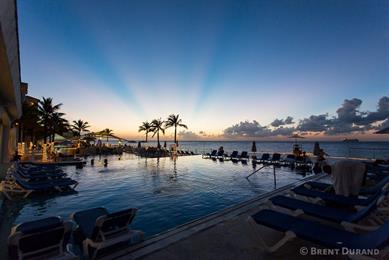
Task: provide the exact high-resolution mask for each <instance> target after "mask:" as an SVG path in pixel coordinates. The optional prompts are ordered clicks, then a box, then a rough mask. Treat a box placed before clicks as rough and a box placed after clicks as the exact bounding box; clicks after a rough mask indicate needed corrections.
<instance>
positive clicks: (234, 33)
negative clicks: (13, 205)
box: [18, 0, 389, 137]
mask: <svg viewBox="0 0 389 260" xmlns="http://www.w3.org/2000/svg"><path fill="white" fill-rule="evenodd" d="M18 9H19V10H18V16H19V31H20V49H21V66H22V80H23V81H26V82H28V83H29V85H30V90H29V91H30V94H31V95H33V96H36V97H41V96H51V97H53V98H54V101H57V102H62V103H64V106H63V109H64V112H65V113H67V117H68V119H70V120H74V119H78V118H82V119H84V120H87V121H89V123H90V124H91V125H92V126H94V128H96V129H95V130H99V129H102V128H106V127H109V128H113V129H114V130H115V132H117V133H120V134H122V135H125V136H128V137H134V136H137V133H136V132H137V127H138V125H139V124H140V123H141V122H142V121H145V120H152V119H154V118H157V117H162V118H165V117H167V116H168V115H169V114H171V113H179V114H180V115H181V116H182V118H183V119H184V122H186V123H187V124H188V125H189V128H190V131H192V132H194V133H198V132H199V131H204V132H206V133H209V134H212V135H218V134H221V133H222V132H223V130H224V129H226V128H227V127H229V126H231V125H233V124H236V123H238V122H240V121H243V120H256V121H258V122H259V123H260V124H261V125H268V124H270V123H271V122H272V121H273V120H274V119H275V118H286V117H287V116H292V117H293V118H295V119H296V121H297V120H298V119H303V118H307V117H309V116H310V115H312V114H323V113H329V114H330V115H335V114H336V113H335V112H336V110H337V109H338V108H339V107H340V105H341V104H342V103H343V101H344V100H345V99H352V98H359V99H361V100H363V103H362V105H361V110H369V111H374V110H376V107H377V102H378V100H379V99H380V98H381V97H383V96H388V95H389V86H388V84H389V73H388V71H389V15H388V13H389V4H388V2H387V1H375V0H373V1H357V0H356V1H335V0H332V1H331V0H326V1H320V0H317V1H302V0H300V1H254V0H246V1H227V0H225V1H217V0H215V1H201V0H197V1H173V0H169V1H148V0H142V1H124V0H123V1H119V0H115V1H75V0H67V1H50V0H34V1H28V0H20V1H18ZM169 134H170V133H169Z"/></svg>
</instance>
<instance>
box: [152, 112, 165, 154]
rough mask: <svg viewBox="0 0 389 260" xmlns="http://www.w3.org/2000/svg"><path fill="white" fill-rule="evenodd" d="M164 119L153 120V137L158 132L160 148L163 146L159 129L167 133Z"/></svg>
mask: <svg viewBox="0 0 389 260" xmlns="http://www.w3.org/2000/svg"><path fill="white" fill-rule="evenodd" d="M164 123H165V122H164V121H162V119H161V118H160V119H154V120H153V121H152V122H151V130H150V131H151V132H153V133H154V134H153V137H154V135H155V134H157V142H158V146H157V147H158V148H161V144H160V143H159V131H161V132H162V133H163V134H165V128H164Z"/></svg>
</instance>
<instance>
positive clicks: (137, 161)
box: [1, 154, 304, 251]
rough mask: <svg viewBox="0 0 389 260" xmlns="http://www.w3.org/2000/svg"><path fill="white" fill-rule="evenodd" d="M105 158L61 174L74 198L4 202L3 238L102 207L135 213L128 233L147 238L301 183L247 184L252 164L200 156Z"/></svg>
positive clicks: (264, 180) (286, 174) (280, 176)
mask: <svg viewBox="0 0 389 260" xmlns="http://www.w3.org/2000/svg"><path fill="white" fill-rule="evenodd" d="M106 158H108V161H109V164H108V167H106V168H105V167H104V166H103V160H104V159H105V157H102V158H101V159H100V161H99V160H98V159H99V158H96V162H95V166H91V165H90V164H88V165H87V166H86V167H84V168H83V169H77V170H76V169H75V167H74V166H73V167H66V168H64V169H65V171H66V172H67V173H68V175H69V176H70V177H72V178H73V179H75V180H77V181H78V182H79V185H78V187H77V188H76V190H77V192H76V193H73V194H67V195H56V196H48V197H47V196H43V197H42V196H39V197H37V196H35V197H32V198H30V199H26V200H23V201H12V202H10V201H5V203H4V204H3V209H2V210H3V216H4V217H3V218H2V223H1V237H2V238H6V237H7V236H8V234H9V229H10V227H11V226H12V225H14V224H17V223H21V222H24V221H30V220H34V219H39V218H43V217H46V216H51V215H54V216H55V215H60V216H62V217H64V218H66V219H67V218H68V217H69V215H70V214H71V213H73V212H75V211H78V210H82V209H87V208H92V207H100V206H103V207H106V208H107V209H108V210H109V211H116V210H120V209H124V208H129V207H135V208H138V209H139V211H138V213H137V216H136V217H135V219H134V222H133V224H132V227H133V228H135V229H141V230H143V231H144V232H145V233H146V237H150V236H152V235H155V234H157V233H160V232H163V231H166V230H168V229H171V228H174V227H175V226H177V225H180V224H184V223H186V222H188V221H192V220H194V219H197V218H200V217H203V216H205V215H208V214H210V213H214V212H216V211H218V210H221V209H224V208H227V207H230V206H233V205H235V204H237V203H239V202H242V201H245V200H248V199H250V198H253V197H254V196H256V195H259V194H263V193H265V192H268V191H272V190H274V188H280V187H282V186H284V185H287V184H290V183H292V182H295V181H298V180H301V179H302V178H304V176H303V175H301V174H297V173H296V172H292V171H290V170H288V169H286V168H285V169H284V168H278V169H277V170H276V183H274V176H273V169H272V168H265V169H263V170H261V171H260V172H259V173H257V174H255V175H253V176H252V177H250V179H249V180H247V179H246V178H245V177H246V176H247V175H248V174H250V173H251V172H253V165H252V164H251V163H248V164H247V165H244V164H242V163H240V162H239V163H236V164H234V163H233V162H231V161H224V162H220V161H218V160H217V161H213V160H211V159H202V158H201V156H182V157H178V158H177V159H172V158H159V159H158V158H147V159H146V158H139V157H136V156H134V155H129V154H125V155H123V156H122V157H121V160H119V157H118V156H109V157H106ZM89 160H90V158H89ZM2 241H6V240H3V239H2ZM4 246H5V245H3V247H4ZM1 251H3V250H1Z"/></svg>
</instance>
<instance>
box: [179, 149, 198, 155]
mask: <svg viewBox="0 0 389 260" xmlns="http://www.w3.org/2000/svg"><path fill="white" fill-rule="evenodd" d="M177 154H178V155H196V154H195V153H194V152H193V151H183V150H177Z"/></svg>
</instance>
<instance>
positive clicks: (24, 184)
mask: <svg viewBox="0 0 389 260" xmlns="http://www.w3.org/2000/svg"><path fill="white" fill-rule="evenodd" d="M77 185H78V182H77V181H75V180H73V179H71V178H68V177H67V175H66V173H65V172H64V171H63V170H62V169H61V168H58V167H55V166H36V165H32V164H22V163H18V162H15V163H14V164H13V165H11V167H9V168H8V170H7V174H6V177H5V179H4V181H2V183H1V191H2V192H3V194H4V195H5V196H6V197H7V198H8V199H12V198H13V197H14V196H15V195H22V196H23V197H24V198H26V197H28V196H29V195H30V194H31V193H33V192H51V191H58V192H63V191H69V190H74V189H75V188H76V186H77Z"/></svg>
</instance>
